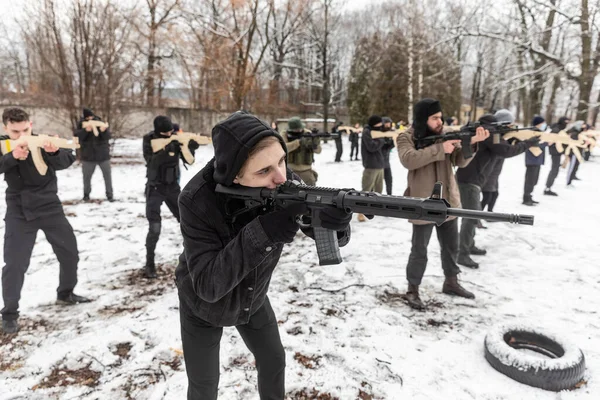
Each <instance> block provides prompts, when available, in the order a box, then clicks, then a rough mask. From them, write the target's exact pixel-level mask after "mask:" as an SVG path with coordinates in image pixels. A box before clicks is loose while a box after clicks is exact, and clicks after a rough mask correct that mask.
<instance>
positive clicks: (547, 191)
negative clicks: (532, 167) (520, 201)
mask: <svg viewBox="0 0 600 400" xmlns="http://www.w3.org/2000/svg"><path fill="white" fill-rule="evenodd" d="M544 194H545V195H546V196H558V194H556V192H553V191H552V190H550V189H549V188H546V190H544Z"/></svg>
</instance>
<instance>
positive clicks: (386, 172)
mask: <svg viewBox="0 0 600 400" xmlns="http://www.w3.org/2000/svg"><path fill="white" fill-rule="evenodd" d="M382 120H383V128H382V129H381V130H382V131H383V132H387V131H391V130H392V119H391V118H389V117H383V118H382ZM383 142H384V143H383V147H382V148H381V151H382V152H383V162H384V167H383V180H384V181H385V192H386V193H387V194H388V195H390V196H391V195H392V168H391V167H390V152H391V151H392V149H393V148H394V147H396V145H395V144H394V139H392V138H385V139H383Z"/></svg>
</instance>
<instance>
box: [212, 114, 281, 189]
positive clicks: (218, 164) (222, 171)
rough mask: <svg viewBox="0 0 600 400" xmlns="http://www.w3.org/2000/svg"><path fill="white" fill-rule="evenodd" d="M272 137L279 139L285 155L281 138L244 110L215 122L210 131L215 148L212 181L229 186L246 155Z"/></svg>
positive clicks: (264, 123) (246, 157) (265, 124)
mask: <svg viewBox="0 0 600 400" xmlns="http://www.w3.org/2000/svg"><path fill="white" fill-rule="evenodd" d="M269 136H274V137H276V138H277V139H279V142H280V143H281V147H283V150H284V151H285V152H286V155H287V147H286V145H285V142H284V141H283V139H282V138H281V136H280V135H279V134H278V133H277V132H276V131H274V130H273V129H271V128H270V127H269V125H268V124H267V123H266V122H263V121H261V120H260V119H258V118H257V117H255V116H254V115H252V114H249V113H247V112H246V111H237V112H235V113H233V114H231V115H230V116H229V117H227V119H226V120H224V121H221V122H219V123H218V124H217V125H215V126H214V128H213V129H212V140H213V146H214V148H215V164H214V166H215V172H214V174H213V178H214V179H215V182H217V183H220V184H222V185H225V186H229V185H231V184H232V183H233V180H234V179H235V177H236V175H237V173H238V172H239V171H240V169H241V168H242V165H244V162H246V160H247V159H248V153H249V152H250V150H251V149H252V147H254V145H255V144H256V143H258V142H259V141H261V140H262V139H264V138H266V137H269Z"/></svg>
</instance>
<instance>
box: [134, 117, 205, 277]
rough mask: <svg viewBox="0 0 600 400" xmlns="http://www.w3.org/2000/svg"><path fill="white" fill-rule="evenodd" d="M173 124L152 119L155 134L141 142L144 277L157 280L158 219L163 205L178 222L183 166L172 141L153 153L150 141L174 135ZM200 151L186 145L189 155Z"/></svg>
mask: <svg viewBox="0 0 600 400" xmlns="http://www.w3.org/2000/svg"><path fill="white" fill-rule="evenodd" d="M173 131H174V127H173V123H172V122H171V119H170V118H169V117H166V116H164V115H159V116H158V117H156V118H155V119H154V131H152V132H150V133H148V134H146V135H145V136H144V139H143V151H144V159H145V160H146V168H147V170H146V178H147V179H148V181H147V183H146V218H147V219H148V224H149V229H148V235H147V236H146V266H145V267H144V272H145V274H146V277H148V278H151V279H154V278H156V266H155V264H154V251H155V250H156V244H157V243H158V239H159V237H160V230H161V217H160V206H161V205H162V203H163V202H165V203H167V207H169V210H171V212H172V213H173V216H174V217H175V218H176V219H177V222H179V208H178V207H177V198H178V197H179V193H180V192H181V189H180V187H179V175H180V171H179V159H181V160H182V161H183V162H184V163H185V162H186V161H185V159H184V158H183V155H182V153H181V144H180V143H179V142H178V141H177V140H173V141H172V142H170V143H169V144H167V145H166V146H165V148H164V149H163V150H160V151H157V152H156V153H155V152H154V151H153V150H152V140H153V139H167V138H169V137H171V135H176V133H175V132H173ZM198 147H199V145H198V143H196V142H194V141H190V142H189V149H190V152H191V153H192V155H193V154H194V152H195V151H196V149H197V148H198Z"/></svg>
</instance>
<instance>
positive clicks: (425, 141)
mask: <svg viewBox="0 0 600 400" xmlns="http://www.w3.org/2000/svg"><path fill="white" fill-rule="evenodd" d="M479 127H483V128H485V129H487V130H488V131H489V132H490V134H492V135H494V139H493V140H494V144H498V143H500V138H501V137H502V136H504V135H506V134H507V133H509V132H517V131H522V130H532V129H535V127H525V128H515V127H511V126H510V123H507V122H492V123H481V122H479V121H476V122H469V123H468V124H467V125H465V126H463V127H458V128H456V130H454V129H455V128H453V127H447V128H446V129H450V130H452V132H449V133H444V134H442V135H431V136H425V137H424V138H420V139H416V140H415V147H416V149H417V150H419V149H422V148H425V147H427V146H431V145H432V144H434V143H436V142H437V141H438V140H441V141H443V142H445V141H446V140H460V142H461V143H460V144H461V148H462V152H463V156H464V157H465V158H471V157H473V151H472V150H471V137H473V136H475V132H476V131H477V128H479Z"/></svg>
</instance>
